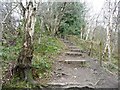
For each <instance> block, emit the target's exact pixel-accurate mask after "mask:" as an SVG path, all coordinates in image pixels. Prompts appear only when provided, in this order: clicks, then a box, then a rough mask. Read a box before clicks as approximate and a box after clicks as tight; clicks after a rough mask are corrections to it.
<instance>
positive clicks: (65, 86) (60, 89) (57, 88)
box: [47, 83, 94, 90]
mask: <svg viewBox="0 0 120 90" xmlns="http://www.w3.org/2000/svg"><path fill="white" fill-rule="evenodd" d="M47 88H49V89H50V90H78V89H79V90H94V89H93V88H94V86H91V85H89V84H81V83H48V84H47Z"/></svg>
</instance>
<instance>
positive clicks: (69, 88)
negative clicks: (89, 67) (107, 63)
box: [43, 39, 93, 90]
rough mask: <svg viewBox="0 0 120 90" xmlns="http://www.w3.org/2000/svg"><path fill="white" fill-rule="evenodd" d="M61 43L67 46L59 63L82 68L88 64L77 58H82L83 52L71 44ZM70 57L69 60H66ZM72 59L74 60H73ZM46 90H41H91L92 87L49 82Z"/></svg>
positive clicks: (65, 41)
mask: <svg viewBox="0 0 120 90" xmlns="http://www.w3.org/2000/svg"><path fill="white" fill-rule="evenodd" d="M62 41H63V42H64V43H65V44H66V45H67V46H68V51H67V52H65V53H64V55H65V57H66V58H65V60H61V61H60V62H64V63H66V64H74V65H76V64H79V65H80V66H82V67H85V66H86V63H87V62H88V61H87V60H86V59H81V58H79V59H78V58H77V57H82V58H83V56H84V54H83V51H82V50H80V49H79V48H78V47H77V46H76V45H74V44H73V43H71V42H69V41H67V40H64V39H62ZM67 57H71V58H67ZM73 58H74V59H73ZM47 88H49V89H43V90H79V89H80V90H83V89H84V90H92V88H93V87H91V86H89V85H87V84H83V85H81V84H79V83H75V82H73V83H70V82H65V83H60V82H59V83H55V82H50V83H48V86H47Z"/></svg>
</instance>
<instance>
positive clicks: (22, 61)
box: [16, 1, 36, 83]
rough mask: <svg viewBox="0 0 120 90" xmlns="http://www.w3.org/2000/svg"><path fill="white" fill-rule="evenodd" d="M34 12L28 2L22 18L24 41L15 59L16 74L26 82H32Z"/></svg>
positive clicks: (33, 8) (31, 4)
mask: <svg viewBox="0 0 120 90" xmlns="http://www.w3.org/2000/svg"><path fill="white" fill-rule="evenodd" d="M35 12H36V8H35V7H34V6H33V2H31V1H30V2H29V3H28V6H27V7H26V9H25V16H24V25H23V26H24V27H23V29H24V41H23V47H22V49H21V52H20V53H19V57H18V59H17V61H18V62H17V63H18V64H17V66H16V70H17V71H16V72H17V74H18V75H19V77H20V78H22V79H23V80H26V81H28V82H31V83H34V82H33V77H32V72H31V63H32V58H33V51H34V49H33V35H34V26H35Z"/></svg>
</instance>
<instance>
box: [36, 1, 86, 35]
mask: <svg viewBox="0 0 120 90" xmlns="http://www.w3.org/2000/svg"><path fill="white" fill-rule="evenodd" d="M38 9H39V13H38V15H39V16H40V21H41V24H42V25H41V28H42V27H44V29H46V31H48V33H49V34H52V35H53V36H57V35H58V34H59V35H60V34H61V35H64V34H65V35H66V34H76V35H77V34H80V29H81V28H82V27H84V26H85V21H84V17H83V14H84V6H83V4H82V3H80V2H79V3H78V2H77V3H75V2H71V3H70V2H43V3H40V4H39V8H38ZM42 29H43V28H42Z"/></svg>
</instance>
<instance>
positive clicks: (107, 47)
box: [103, 0, 111, 62]
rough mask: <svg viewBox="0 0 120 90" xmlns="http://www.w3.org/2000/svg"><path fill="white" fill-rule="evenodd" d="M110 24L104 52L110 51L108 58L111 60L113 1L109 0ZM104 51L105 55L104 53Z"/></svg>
mask: <svg viewBox="0 0 120 90" xmlns="http://www.w3.org/2000/svg"><path fill="white" fill-rule="evenodd" d="M108 4H109V5H108V24H107V28H106V29H107V37H106V38H107V40H106V45H105V49H104V53H106V52H108V59H109V62H111V9H110V8H111V6H110V5H111V1H110V0H109V2H108ZM104 53H103V55H104Z"/></svg>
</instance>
